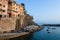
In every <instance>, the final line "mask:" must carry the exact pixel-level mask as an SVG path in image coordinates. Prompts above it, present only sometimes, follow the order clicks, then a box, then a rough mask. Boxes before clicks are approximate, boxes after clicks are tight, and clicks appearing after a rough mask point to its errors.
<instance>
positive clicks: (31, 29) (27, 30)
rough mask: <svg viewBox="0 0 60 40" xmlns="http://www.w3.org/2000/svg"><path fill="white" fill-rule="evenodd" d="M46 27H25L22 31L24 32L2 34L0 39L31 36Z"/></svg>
mask: <svg viewBox="0 0 60 40" xmlns="http://www.w3.org/2000/svg"><path fill="white" fill-rule="evenodd" d="M43 28H44V27H41V26H40V27H39V26H36V25H30V26H29V27H27V26H26V27H25V28H23V29H22V32H13V33H4V34H0V39H2V38H3V39H9V38H15V37H18V36H24V35H27V34H30V33H32V32H35V31H38V30H41V29H43Z"/></svg>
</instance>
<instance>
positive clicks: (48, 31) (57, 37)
mask: <svg viewBox="0 0 60 40" xmlns="http://www.w3.org/2000/svg"><path fill="white" fill-rule="evenodd" d="M10 40H11V39H10ZM14 40H60V27H52V26H48V27H45V28H44V29H42V30H41V31H37V32H35V33H33V34H30V35H26V36H24V37H18V38H14Z"/></svg>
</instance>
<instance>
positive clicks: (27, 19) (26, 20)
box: [16, 14, 35, 30]
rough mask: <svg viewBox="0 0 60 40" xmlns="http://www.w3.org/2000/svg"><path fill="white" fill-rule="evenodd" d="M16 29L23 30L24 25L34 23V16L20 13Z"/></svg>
mask: <svg viewBox="0 0 60 40" xmlns="http://www.w3.org/2000/svg"><path fill="white" fill-rule="evenodd" d="M16 23H17V24H16V30H21V29H22V28H23V27H26V26H28V25H34V24H35V23H34V21H33V17H32V16H30V15H29V14H25V15H20V17H19V19H17V21H16Z"/></svg>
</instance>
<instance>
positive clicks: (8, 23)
mask: <svg viewBox="0 0 60 40" xmlns="http://www.w3.org/2000/svg"><path fill="white" fill-rule="evenodd" d="M15 25H16V19H15V18H0V33H4V32H9V31H11V30H15Z"/></svg>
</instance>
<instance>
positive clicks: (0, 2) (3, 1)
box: [0, 0, 8, 17]
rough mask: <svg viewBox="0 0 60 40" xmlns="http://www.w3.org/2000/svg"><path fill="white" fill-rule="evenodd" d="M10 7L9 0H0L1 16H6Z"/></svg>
mask: <svg viewBox="0 0 60 40" xmlns="http://www.w3.org/2000/svg"><path fill="white" fill-rule="evenodd" d="M7 9H8V0H0V17H6V15H8V14H7Z"/></svg>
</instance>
